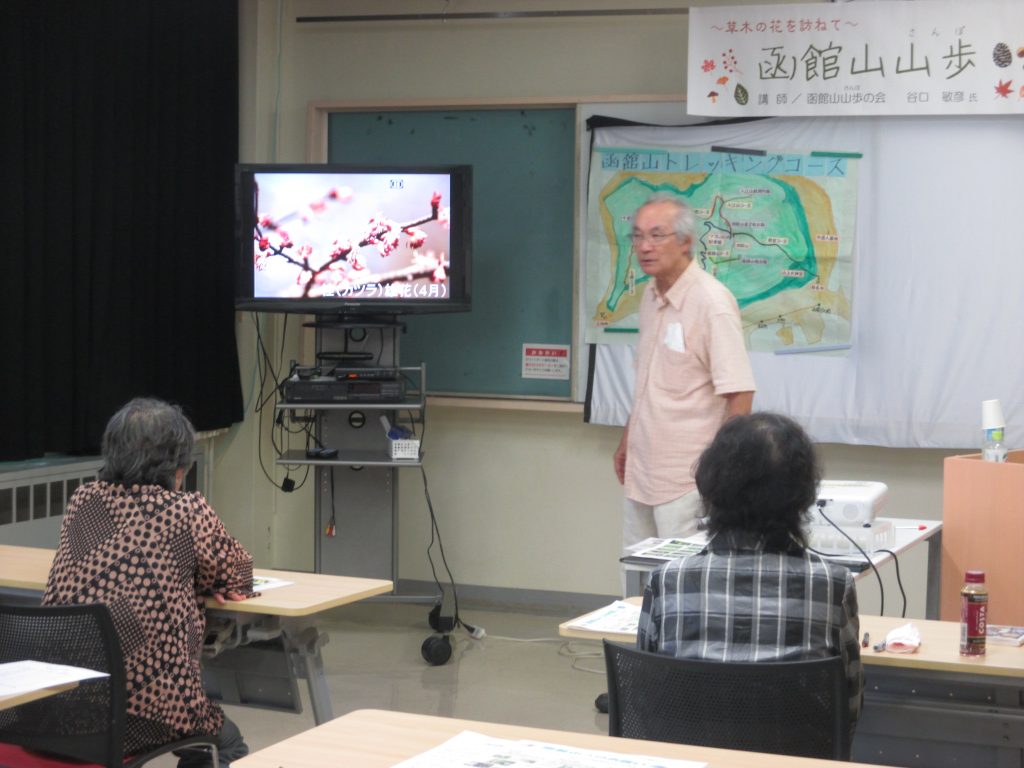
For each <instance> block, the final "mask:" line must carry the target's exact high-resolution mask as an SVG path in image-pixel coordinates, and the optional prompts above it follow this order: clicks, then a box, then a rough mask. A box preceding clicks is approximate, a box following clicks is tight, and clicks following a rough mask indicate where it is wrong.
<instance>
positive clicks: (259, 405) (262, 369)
mask: <svg viewBox="0 0 1024 768" xmlns="http://www.w3.org/2000/svg"><path fill="white" fill-rule="evenodd" d="M250 316H251V317H252V321H253V325H254V326H255V328H256V345H257V351H258V354H257V357H256V364H257V377H258V380H259V395H258V397H257V400H256V403H255V405H254V406H253V411H254V413H255V414H256V415H257V416H258V420H257V425H256V455H257V458H258V460H259V465H260V470H261V471H262V472H263V476H264V477H266V479H267V481H268V482H269V483H270V484H271V485H273V486H274V487H275V488H279V489H281V490H284V482H282V483H281V484H278V482H277V481H276V480H275V479H274V477H273V476H272V475H271V473H270V472H269V471H268V470H267V467H266V464H264V462H263V430H264V418H263V417H264V413H265V411H267V410H276V408H277V403H278V401H279V396H280V393H281V389H282V387H283V386H284V382H285V381H286V380H287V379H288V377H289V376H291V374H292V372H293V370H290V371H289V372H288V374H287V375H285V376H284V377H281V376H279V374H278V370H279V368H278V367H277V366H275V365H274V361H273V359H272V357H271V354H270V352H269V350H268V349H267V346H266V343H265V342H264V340H263V332H262V329H261V328H260V322H259V315H258V314H257V313H256V312H252V313H250ZM287 330H288V317H287V316H285V319H284V324H283V326H282V329H281V349H280V351H279V353H278V361H279V362H278V365H280V361H281V360H283V359H284V351H285V350H284V337H285V335H286V333H287ZM292 369H294V365H293V366H292ZM270 381H273V382H274V385H273V387H270V388H269V391H268V386H267V385H268V383H269V382H270ZM275 428H276V429H279V430H280V432H281V439H279V438H278V435H277V434H276V431H275ZM301 431H302V430H301V429H300V430H290V429H288V427H286V426H285V425H284V411H276V416H275V417H274V419H273V422H272V423H271V427H270V445H271V448H273V450H274V452H275V453H276V454H277V455H278V456H283V455H284V453H285V446H284V440H283V437H284V435H285V434H289V435H291V434H299V433H300V432H301ZM299 466H300V465H298V464H293V465H287V464H286V465H284V467H285V480H290V477H289V473H290V472H292V471H294V470H297V469H298V468H299ZM302 468H303V475H302V479H301V480H300V481H299V482H298V483H297V484H294V485H293V486H292V489H291V490H293V491H294V490H296V489H298V488H301V487H302V486H303V485H305V483H306V481H307V480H308V479H309V465H308V464H307V465H303V467H302Z"/></svg>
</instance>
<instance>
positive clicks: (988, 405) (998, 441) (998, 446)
mask: <svg viewBox="0 0 1024 768" xmlns="http://www.w3.org/2000/svg"><path fill="white" fill-rule="evenodd" d="M981 428H982V429H983V430H985V444H984V447H983V448H982V449H981V458H982V459H984V460H985V461H996V462H1003V461H1006V445H1004V443H1003V439H1004V434H1003V432H1004V430H1005V429H1006V422H1005V420H1004V419H1003V408H1002V406H1001V405H1000V404H999V401H998V400H983V401H982V403H981Z"/></svg>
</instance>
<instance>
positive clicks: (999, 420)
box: [981, 400, 1006, 429]
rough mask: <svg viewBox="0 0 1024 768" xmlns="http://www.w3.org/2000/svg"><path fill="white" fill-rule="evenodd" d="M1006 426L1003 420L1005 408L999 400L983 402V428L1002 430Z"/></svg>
mask: <svg viewBox="0 0 1024 768" xmlns="http://www.w3.org/2000/svg"><path fill="white" fill-rule="evenodd" d="M1005 426H1006V421H1005V420H1004V419H1003V407H1002V406H1001V405H1000V404H999V401H998V400H982V401H981V428H982V429H1002V428H1003V427H1005Z"/></svg>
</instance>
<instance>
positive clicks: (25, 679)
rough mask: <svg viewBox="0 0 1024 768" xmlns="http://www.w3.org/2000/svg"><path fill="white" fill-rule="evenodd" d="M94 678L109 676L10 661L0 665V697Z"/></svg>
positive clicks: (29, 662)
mask: <svg viewBox="0 0 1024 768" xmlns="http://www.w3.org/2000/svg"><path fill="white" fill-rule="evenodd" d="M94 677H109V675H107V673H106V672H97V671H95V670H93V669H85V668H84V667H69V666H66V665H64V664H47V663H46V662H43V661H10V662H7V663H6V664H0V696H14V695H16V694H19V693H28V692H30V691H40V690H42V689H43V688H51V687H52V686H55V685H63V684H64V683H74V682H77V681H78V680H90V679H92V678H94Z"/></svg>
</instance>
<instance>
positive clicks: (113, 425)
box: [99, 397, 196, 490]
mask: <svg viewBox="0 0 1024 768" xmlns="http://www.w3.org/2000/svg"><path fill="white" fill-rule="evenodd" d="M195 444H196V433H195V430H194V429H193V428H192V422H190V421H189V420H188V417H187V416H185V414H184V413H182V411H181V408H179V407H178V406H176V405H171V404H170V403H165V402H164V401H163V400H157V399H155V398H146V397H137V398H135V399H134V400H132V401H130V402H129V403H127V404H126V405H124V406H123V407H122V408H121V410H119V411H118V412H117V413H115V414H114V415H113V416H111V417H110V421H109V422H107V428H106V430H105V431H104V432H103V442H102V448H103V468H102V469H100V471H99V478H100V480H106V481H107V482H110V483H116V484H118V485H125V486H132V485H160V486H163V487H164V488H166V489H167V490H173V489H174V475H175V472H177V470H179V469H184V468H186V467H189V466H191V464H192V451H193V450H194V449H195Z"/></svg>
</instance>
